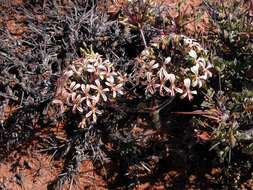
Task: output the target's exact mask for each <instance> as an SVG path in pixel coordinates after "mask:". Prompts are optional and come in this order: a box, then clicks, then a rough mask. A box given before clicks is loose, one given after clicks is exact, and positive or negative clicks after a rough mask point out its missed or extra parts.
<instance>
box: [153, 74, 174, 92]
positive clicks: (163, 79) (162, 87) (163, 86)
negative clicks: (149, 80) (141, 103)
mask: <svg viewBox="0 0 253 190" xmlns="http://www.w3.org/2000/svg"><path fill="white" fill-rule="evenodd" d="M167 80H168V78H166V77H163V78H161V79H160V84H155V87H158V88H159V94H160V95H161V96H164V95H165V94H164V91H165V92H167V93H170V92H171V90H170V89H169V88H168V87H167V86H165V83H166V82H167Z"/></svg>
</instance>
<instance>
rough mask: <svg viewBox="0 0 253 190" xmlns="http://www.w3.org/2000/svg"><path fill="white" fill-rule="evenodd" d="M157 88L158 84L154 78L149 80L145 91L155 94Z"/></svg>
mask: <svg viewBox="0 0 253 190" xmlns="http://www.w3.org/2000/svg"><path fill="white" fill-rule="evenodd" d="M156 88H157V84H156V81H155V79H154V78H152V79H150V81H148V84H147V87H146V90H145V93H148V92H149V93H150V94H155V92H156Z"/></svg>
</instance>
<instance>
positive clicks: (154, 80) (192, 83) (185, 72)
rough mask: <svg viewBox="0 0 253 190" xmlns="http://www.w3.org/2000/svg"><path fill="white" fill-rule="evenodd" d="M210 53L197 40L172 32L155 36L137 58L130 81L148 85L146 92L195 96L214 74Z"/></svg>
mask: <svg viewBox="0 0 253 190" xmlns="http://www.w3.org/2000/svg"><path fill="white" fill-rule="evenodd" d="M211 68H212V65H211V63H210V61H209V60H208V54H207V51H206V50H205V49H203V48H202V47H201V45H200V44H199V43H197V42H196V41H195V40H193V39H190V38H187V37H185V36H183V35H176V34H171V35H169V36H162V37H161V38H159V39H154V40H153V44H152V45H151V47H149V48H146V49H145V50H144V51H143V52H142V53H141V55H140V56H139V57H138V58H137V59H136V61H135V65H134V69H133V72H132V74H131V81H132V82H133V83H134V84H135V85H141V86H144V87H145V93H146V95H153V94H155V93H156V92H158V93H159V94H160V96H174V95H175V94H176V93H179V94H181V98H185V97H187V98H188V99H189V100H192V99H193V94H197V91H196V90H194V89H193V88H201V87H202V86H203V83H204V81H206V80H207V79H208V78H209V77H211V76H212V73H211V71H210V69H211Z"/></svg>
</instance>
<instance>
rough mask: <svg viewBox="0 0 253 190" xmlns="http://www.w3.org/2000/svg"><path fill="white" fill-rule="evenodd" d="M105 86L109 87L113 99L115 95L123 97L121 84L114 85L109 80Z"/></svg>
mask: <svg viewBox="0 0 253 190" xmlns="http://www.w3.org/2000/svg"><path fill="white" fill-rule="evenodd" d="M105 84H106V85H107V86H109V87H110V89H111V91H112V97H113V98H116V96H117V93H118V94H121V95H123V83H119V84H115V83H114V81H112V80H110V81H108V82H105Z"/></svg>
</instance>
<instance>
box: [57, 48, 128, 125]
mask: <svg viewBox="0 0 253 190" xmlns="http://www.w3.org/2000/svg"><path fill="white" fill-rule="evenodd" d="M125 82H126V76H125V75H123V74H121V73H120V72H117V71H116V70H115V67H114V65H113V63H111V62H110V61H109V60H105V59H103V58H102V56H101V55H100V54H98V53H94V52H93V51H90V52H88V53H87V52H86V53H85V57H84V58H81V59H78V60H77V61H74V62H73V63H72V64H71V65H70V66H69V67H68V68H67V69H66V71H65V72H64V74H63V76H62V77H61V78H60V79H59V81H58V84H57V91H56V94H55V99H54V100H53V103H55V104H59V105H60V107H61V112H64V111H65V109H66V107H67V106H70V107H72V112H74V113H75V112H76V111H77V110H78V111H79V112H80V113H85V117H86V118H87V119H89V120H90V118H92V122H96V121H97V115H100V114H102V111H101V110H99V109H98V105H102V104H103V103H106V102H108V101H111V100H113V99H115V98H116V97H117V96H118V95H122V94H123V86H124V83H125Z"/></svg>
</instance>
